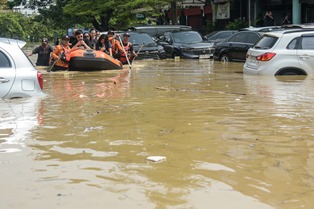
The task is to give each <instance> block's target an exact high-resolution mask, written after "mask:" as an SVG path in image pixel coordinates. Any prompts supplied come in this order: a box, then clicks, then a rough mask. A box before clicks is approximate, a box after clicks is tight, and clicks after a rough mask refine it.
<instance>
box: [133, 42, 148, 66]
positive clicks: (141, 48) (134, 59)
mask: <svg viewBox="0 0 314 209" xmlns="http://www.w3.org/2000/svg"><path fill="white" fill-rule="evenodd" d="M144 45H145V44H142V46H141V47H140V48H139V49H138V51H137V53H136V54H137V55H138V53H140V51H141V50H142V48H143V46H144ZM135 58H136V57H135V56H134V57H133V59H132V62H133V61H134V60H135Z"/></svg>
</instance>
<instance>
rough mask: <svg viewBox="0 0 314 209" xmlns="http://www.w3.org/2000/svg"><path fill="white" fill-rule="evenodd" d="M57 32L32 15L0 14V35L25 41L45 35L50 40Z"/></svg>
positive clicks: (36, 39)
mask: <svg viewBox="0 0 314 209" xmlns="http://www.w3.org/2000/svg"><path fill="white" fill-rule="evenodd" d="M58 32H59V31H58V30H53V29H51V28H50V27H49V25H44V24H42V23H41V22H39V21H37V20H36V19H35V18H33V17H27V16H24V15H22V14H20V13H13V12H11V13H3V14H0V36H2V37H8V38H18V39H22V40H26V41H28V40H30V41H39V40H40V39H41V38H43V37H47V38H49V39H50V40H51V39H52V37H53V35H54V34H55V33H58Z"/></svg>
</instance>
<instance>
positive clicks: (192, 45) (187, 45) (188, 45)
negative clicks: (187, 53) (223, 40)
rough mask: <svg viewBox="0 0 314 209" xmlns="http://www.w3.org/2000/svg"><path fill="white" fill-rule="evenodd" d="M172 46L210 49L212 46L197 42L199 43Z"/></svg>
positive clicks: (211, 44)
mask: <svg viewBox="0 0 314 209" xmlns="http://www.w3.org/2000/svg"><path fill="white" fill-rule="evenodd" d="M174 45H176V46H178V47H181V48H206V47H208V48H211V47H213V46H214V44H213V43H208V42H199V43H175V44H174Z"/></svg>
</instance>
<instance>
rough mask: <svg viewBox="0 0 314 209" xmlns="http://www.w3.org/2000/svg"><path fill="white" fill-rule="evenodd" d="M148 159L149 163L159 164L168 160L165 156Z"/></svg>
mask: <svg viewBox="0 0 314 209" xmlns="http://www.w3.org/2000/svg"><path fill="white" fill-rule="evenodd" d="M146 159H147V160H149V161H153V162H156V163H159V162H162V161H164V160H166V157H165V156H149V157H147V158H146Z"/></svg>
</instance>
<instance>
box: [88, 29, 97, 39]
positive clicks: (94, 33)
mask: <svg viewBox="0 0 314 209" xmlns="http://www.w3.org/2000/svg"><path fill="white" fill-rule="evenodd" d="M89 35H90V37H91V38H92V39H93V38H95V37H96V30H95V29H91V30H90V31H89Z"/></svg>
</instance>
